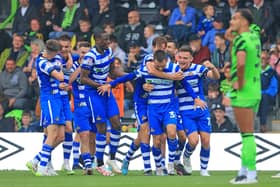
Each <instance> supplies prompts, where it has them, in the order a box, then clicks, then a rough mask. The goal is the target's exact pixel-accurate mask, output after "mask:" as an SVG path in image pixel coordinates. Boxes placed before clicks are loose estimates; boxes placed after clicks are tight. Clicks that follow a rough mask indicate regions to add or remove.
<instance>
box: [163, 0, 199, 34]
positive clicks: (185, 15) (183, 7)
mask: <svg viewBox="0 0 280 187" xmlns="http://www.w3.org/2000/svg"><path fill="white" fill-rule="evenodd" d="M177 3H178V7H177V8H175V9H174V10H173V12H172V14H171V17H170V19H169V23H168V25H169V26H173V25H185V26H187V27H190V28H191V30H192V32H195V28H196V10H195V9H194V8H192V7H190V6H188V0H178V1H177Z"/></svg>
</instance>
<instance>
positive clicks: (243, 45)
mask: <svg viewBox="0 0 280 187" xmlns="http://www.w3.org/2000/svg"><path fill="white" fill-rule="evenodd" d="M252 22H253V17H252V14H251V13H250V11H249V10H246V9H240V10H238V11H237V12H236V13H235V14H234V15H233V16H232V19H231V21H230V29H231V31H234V32H237V35H236V36H235V37H234V39H233V45H232V66H231V80H232V83H233V90H232V91H231V93H230V98H231V104H232V107H233V110H234V115H235V119H236V122H237V124H238V125H239V128H240V132H241V138H242V150H241V169H240V170H239V172H238V175H237V177H236V178H234V179H232V180H231V181H230V182H231V183H233V184H250V183H257V182H258V181H257V171H256V143H255V137H254V134H253V132H254V112H256V111H257V110H258V106H259V102H260V100H261V81H260V75H261V60H260V53H261V44H260V39H259V35H258V34H257V33H256V32H253V31H251V30H250V25H251V24H252Z"/></svg>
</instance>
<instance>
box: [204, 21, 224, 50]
mask: <svg viewBox="0 0 280 187" xmlns="http://www.w3.org/2000/svg"><path fill="white" fill-rule="evenodd" d="M223 26H224V24H223V20H222V19H221V18H219V17H216V18H215V20H214V22H213V27H214V28H212V29H211V30H210V31H209V32H207V34H206V35H205V37H204V38H203V40H202V46H208V48H209V50H210V52H211V53H213V52H214V51H215V49H216V45H215V35H216V33H218V32H220V33H225V29H224V27H223Z"/></svg>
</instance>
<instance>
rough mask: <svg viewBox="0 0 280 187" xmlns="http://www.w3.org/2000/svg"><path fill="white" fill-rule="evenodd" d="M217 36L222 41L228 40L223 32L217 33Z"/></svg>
mask: <svg viewBox="0 0 280 187" xmlns="http://www.w3.org/2000/svg"><path fill="white" fill-rule="evenodd" d="M215 36H218V37H219V38H222V39H224V40H225V39H226V38H225V34H224V33H222V32H217V33H216V34H215Z"/></svg>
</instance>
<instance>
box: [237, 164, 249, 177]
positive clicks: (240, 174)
mask: <svg viewBox="0 0 280 187" xmlns="http://www.w3.org/2000/svg"><path fill="white" fill-rule="evenodd" d="M247 172H248V171H247V168H246V167H245V166H242V167H241V168H240V170H239V172H238V176H242V175H245V176H246V175H247Z"/></svg>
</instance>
